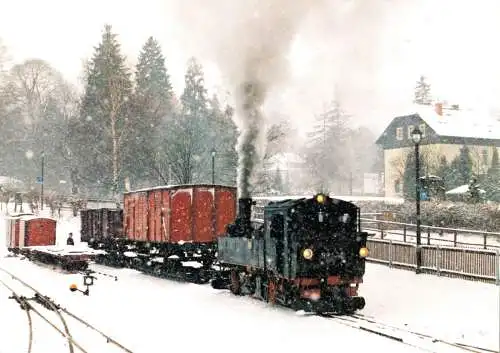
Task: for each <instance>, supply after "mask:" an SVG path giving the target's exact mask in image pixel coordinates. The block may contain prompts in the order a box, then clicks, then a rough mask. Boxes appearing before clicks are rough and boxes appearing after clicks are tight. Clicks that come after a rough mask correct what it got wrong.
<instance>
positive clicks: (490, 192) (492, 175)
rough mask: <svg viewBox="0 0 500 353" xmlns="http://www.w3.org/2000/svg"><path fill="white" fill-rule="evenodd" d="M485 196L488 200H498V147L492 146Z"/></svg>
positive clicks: (499, 164) (499, 195) (499, 184)
mask: <svg viewBox="0 0 500 353" xmlns="http://www.w3.org/2000/svg"><path fill="white" fill-rule="evenodd" d="M485 191H486V197H487V198H488V200H491V201H496V202H500V162H499V158H498V149H497V148H496V147H494V148H493V155H492V156H491V167H490V168H489V169H488V173H487V175H486V190H485Z"/></svg>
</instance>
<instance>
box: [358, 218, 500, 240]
mask: <svg viewBox="0 0 500 353" xmlns="http://www.w3.org/2000/svg"><path fill="white" fill-rule="evenodd" d="M361 221H363V222H368V223H382V224H393V225H402V226H410V227H415V228H416V227H417V225H416V224H414V223H404V222H394V221H385V220H381V219H370V218H361ZM420 227H421V228H426V229H427V228H429V229H436V230H442V231H446V232H459V233H469V234H477V235H484V234H487V235H495V236H499V237H500V232H489V231H485V230H475V229H466V228H447V227H439V226H429V225H423V224H422V225H420Z"/></svg>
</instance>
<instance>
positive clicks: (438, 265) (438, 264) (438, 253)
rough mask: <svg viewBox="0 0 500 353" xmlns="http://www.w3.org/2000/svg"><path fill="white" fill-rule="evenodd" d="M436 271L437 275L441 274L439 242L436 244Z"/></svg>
mask: <svg viewBox="0 0 500 353" xmlns="http://www.w3.org/2000/svg"><path fill="white" fill-rule="evenodd" d="M436 271H437V275H438V276H441V249H440V248H439V244H438V245H437V246H436Z"/></svg>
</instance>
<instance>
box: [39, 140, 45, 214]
mask: <svg viewBox="0 0 500 353" xmlns="http://www.w3.org/2000/svg"><path fill="white" fill-rule="evenodd" d="M44 168H45V151H43V150H42V170H41V172H42V180H41V185H40V206H41V210H42V211H43V184H44V182H45V180H44Z"/></svg>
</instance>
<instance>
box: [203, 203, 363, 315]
mask: <svg viewBox="0 0 500 353" xmlns="http://www.w3.org/2000/svg"><path fill="white" fill-rule="evenodd" d="M238 202H239V204H238V208H239V212H238V217H237V218H236V221H235V222H234V223H233V224H231V225H229V226H228V229H227V235H226V236H224V237H220V238H218V239H217V245H218V246H217V249H218V254H217V260H218V261H219V264H220V266H221V270H220V271H219V272H218V273H216V277H215V278H214V279H213V280H212V287H214V288H216V289H226V288H227V289H230V291H231V292H232V293H233V294H235V295H251V296H253V297H256V298H259V299H262V300H264V301H268V302H271V303H277V304H281V305H284V306H289V307H291V308H293V309H295V310H304V311H306V312H317V313H340V314H346V313H352V312H354V311H356V310H359V309H362V308H364V306H365V300H364V298H363V297H361V296H359V295H358V288H359V284H360V283H362V281H363V275H364V273H365V258H366V257H367V256H368V249H367V248H366V240H367V236H368V234H367V233H365V232H361V228H360V209H359V208H358V207H357V206H356V205H354V204H352V203H350V202H346V201H342V200H338V199H333V198H330V197H328V196H326V195H324V194H318V195H316V196H315V197H313V198H303V199H296V200H283V201H278V202H271V203H269V204H268V205H267V206H265V208H264V220H263V224H260V225H258V226H257V227H256V226H255V225H252V224H251V219H250V216H251V207H252V204H253V202H252V199H240V200H239V201H238Z"/></svg>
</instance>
